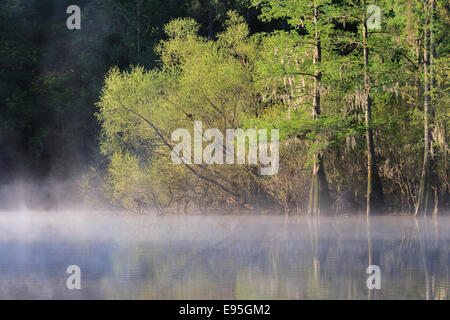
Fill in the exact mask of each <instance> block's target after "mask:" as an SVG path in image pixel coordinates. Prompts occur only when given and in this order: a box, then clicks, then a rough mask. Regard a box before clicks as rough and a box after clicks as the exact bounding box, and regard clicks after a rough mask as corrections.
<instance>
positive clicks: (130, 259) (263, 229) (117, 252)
mask: <svg viewBox="0 0 450 320" xmlns="http://www.w3.org/2000/svg"><path fill="white" fill-rule="evenodd" d="M449 248H450V218H449V217H439V218H420V219H414V218H413V217H395V216H391V217H374V218H371V219H370V221H369V224H368V222H367V220H366V218H365V217H336V218H320V219H319V220H317V219H309V218H305V217H290V218H284V217H280V216H259V215H250V216H164V217H157V216H129V215H127V214H126V213H123V212H120V213H119V212H113V213H111V212H103V213H99V212H94V211H89V210H76V211H70V210H66V211H57V212H56V211H55V212H51V213H50V212H38V211H25V210H22V211H20V210H18V211H14V212H2V213H1V214H0V271H1V272H0V298H2V299H14V298H27V299H28V298H29V299H42V298H45V299H47V298H50V299H79V298H89V299H118V298H123V299H319V298H321V299H368V298H370V299H448V294H449V269H448V265H449ZM369 262H370V263H369ZM369 264H374V265H378V266H380V269H381V289H380V290H370V291H369V290H368V289H367V286H366V280H367V277H368V276H369V275H368V274H367V273H366V268H367V267H368V265H369ZM69 265H78V266H79V267H80V269H81V290H68V289H67V288H66V279H67V277H68V274H66V268H67V267H68V266H69Z"/></svg>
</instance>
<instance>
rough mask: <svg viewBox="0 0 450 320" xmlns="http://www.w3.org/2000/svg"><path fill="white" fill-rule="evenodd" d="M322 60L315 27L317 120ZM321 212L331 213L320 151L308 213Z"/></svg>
mask: <svg viewBox="0 0 450 320" xmlns="http://www.w3.org/2000/svg"><path fill="white" fill-rule="evenodd" d="M319 14H320V10H319V8H318V7H315V8H314V23H315V24H316V25H317V23H318V19H319ZM321 61H322V45H321V41H320V33H319V31H318V30H317V29H316V33H315V52H314V65H315V66H316V68H315V74H314V100H313V119H314V120H317V119H318V118H319V116H320V113H321V110H320V85H321V80H322V74H321V72H320V70H319V68H318V65H319V64H320V63H321ZM321 213H325V214H330V213H331V197H330V192H329V190H328V182H327V179H326V176H325V168H324V166H323V156H322V154H321V152H320V151H315V152H314V163H313V173H312V178H311V189H310V193H309V206H308V214H313V215H315V216H319V215H320V214H321Z"/></svg>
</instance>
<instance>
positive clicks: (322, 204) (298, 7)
mask: <svg viewBox="0 0 450 320" xmlns="http://www.w3.org/2000/svg"><path fill="white" fill-rule="evenodd" d="M253 4H254V5H257V6H260V7H261V11H262V15H261V18H262V19H263V20H264V21H271V20H274V19H285V20H286V21H287V23H288V24H289V26H290V28H291V31H290V32H289V33H287V34H286V33H283V32H280V33H278V34H275V35H274V37H281V38H286V37H287V38H289V42H290V43H291V47H290V48H287V52H289V55H290V56H291V59H293V60H294V61H295V64H296V67H295V68H294V70H292V69H291V70H285V74H284V76H294V77H295V76H300V77H302V80H304V79H305V78H306V79H307V81H309V82H312V90H311V91H312V93H310V92H306V95H308V96H312V103H311V102H309V103H311V105H312V109H311V111H312V112H311V113H312V118H313V120H315V121H317V120H319V119H320V117H321V114H322V110H321V98H322V90H323V87H322V82H323V72H324V68H323V58H324V52H326V51H327V50H328V49H329V48H328V46H327V43H328V42H329V38H330V35H331V34H332V32H333V27H332V25H331V24H329V19H328V15H329V12H330V11H329V10H328V9H331V6H332V1H328V0H318V1H300V0H286V1H277V0H262V1H259V0H255V1H253ZM307 91H308V90H307ZM295 94H297V95H298V92H294V93H293V95H295ZM299 129H300V128H299ZM330 208H331V197H330V193H329V189H328V183H327V179H326V174H325V168H324V161H323V152H322V151H321V150H320V148H317V149H316V150H315V151H314V154H313V164H312V177H311V184H310V196H309V205H308V214H313V215H319V214H320V213H321V212H325V213H327V212H328V213H329V211H330Z"/></svg>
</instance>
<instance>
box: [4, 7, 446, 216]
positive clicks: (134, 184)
mask: <svg viewBox="0 0 450 320" xmlns="http://www.w3.org/2000/svg"><path fill="white" fill-rule="evenodd" d="M71 4H76V5H78V6H80V8H81V30H68V29H67V27H66V19H67V17H68V14H66V8H67V7H68V6H69V5H71ZM371 4H375V5H377V8H379V9H380V20H379V25H378V26H377V25H376V23H377V21H378V20H377V17H375V18H374V16H373V14H375V15H377V11H376V10H375V11H368V10H367V7H368V6H369V5H371ZM448 10H449V6H448V4H447V2H446V1H440V0H404V1H395V3H392V2H391V1H373V3H372V2H371V3H366V2H365V1H306V0H305V1H300V0H289V1H276V0H261V1H256V0H255V1H253V2H252V1H250V0H248V1H246V0H229V1H218V0H187V1H181V0H160V1H157V0H133V1H124V0H123V1H122V0H103V1H101V0H91V1H87V0H86V1H75V2H73V1H66V0H3V1H1V2H0V150H2V152H1V153H0V182H2V183H4V184H7V183H9V182H11V181H12V180H13V179H14V178H15V177H18V176H27V177H29V176H31V177H33V178H36V179H45V178H48V177H54V178H56V179H61V180H63V179H70V178H73V177H78V176H79V174H80V172H87V171H89V173H87V174H85V176H84V179H83V180H82V182H81V186H82V188H81V191H82V193H84V194H85V195H88V196H89V195H90V196H91V199H90V200H95V199H92V195H95V198H98V193H94V192H93V191H95V190H97V191H98V190H102V191H103V193H104V194H105V196H106V199H108V201H109V202H111V203H114V204H116V205H119V206H121V207H125V208H128V209H132V210H138V211H141V210H142V209H143V208H146V207H152V208H156V209H157V210H158V211H159V212H161V213H162V212H164V211H167V210H170V209H171V208H176V209H177V210H178V211H182V210H183V208H184V209H185V210H187V209H188V208H192V207H197V208H199V209H200V210H204V209H207V208H210V209H215V210H216V209H226V210H231V209H234V208H236V209H238V210H242V209H243V208H267V209H270V210H273V209H275V210H279V211H281V212H285V213H286V214H292V213H309V214H315V215H318V214H326V213H330V212H337V213H345V212H357V211H360V212H367V213H368V214H369V213H372V214H375V213H386V212H394V211H402V212H409V213H411V214H421V215H422V214H431V213H433V212H434V213H437V212H438V211H439V210H440V209H441V208H444V209H445V208H448V205H449V195H450V194H449V192H450V188H449V178H448V143H447V141H448V137H449V132H448V125H449V107H448V106H449V95H448V80H447V78H448V73H449V63H448V61H449V60H448V58H449V42H448V34H449V15H448ZM374 19H375V20H374ZM374 23H375V25H374ZM193 120H200V121H202V123H203V126H204V128H203V129H204V130H206V129H207V128H218V129H220V130H222V132H224V131H225V129H227V128H244V129H248V128H266V129H275V128H276V129H279V130H280V169H279V172H278V174H276V175H273V176H260V175H259V174H257V172H258V167H257V166H254V165H233V166H226V165H208V166H206V165H203V164H199V165H193V166H191V167H188V166H183V165H174V164H173V163H172V161H171V158H170V149H171V148H173V145H171V142H170V136H171V133H172V132H173V130H175V129H176V128H186V129H189V130H192V128H193ZM165 141H168V142H169V143H168V144H166V145H165ZM89 168H90V169H89ZM97 200H98V199H97ZM441 211H445V210H441Z"/></svg>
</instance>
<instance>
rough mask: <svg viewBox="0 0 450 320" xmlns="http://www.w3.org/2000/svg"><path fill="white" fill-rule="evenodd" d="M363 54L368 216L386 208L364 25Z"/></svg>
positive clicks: (365, 26)
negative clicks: (374, 122)
mask: <svg viewBox="0 0 450 320" xmlns="http://www.w3.org/2000/svg"><path fill="white" fill-rule="evenodd" d="M363 54H364V116H365V125H366V153H367V191H366V201H367V202H366V214H367V215H371V214H379V213H381V211H382V209H383V206H384V196H383V189H382V185H381V179H380V176H379V174H378V166H377V163H376V160H375V148H374V143H373V132H372V128H371V126H372V99H371V96H370V90H371V83H370V77H369V48H368V30H367V24H366V22H364V23H363Z"/></svg>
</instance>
